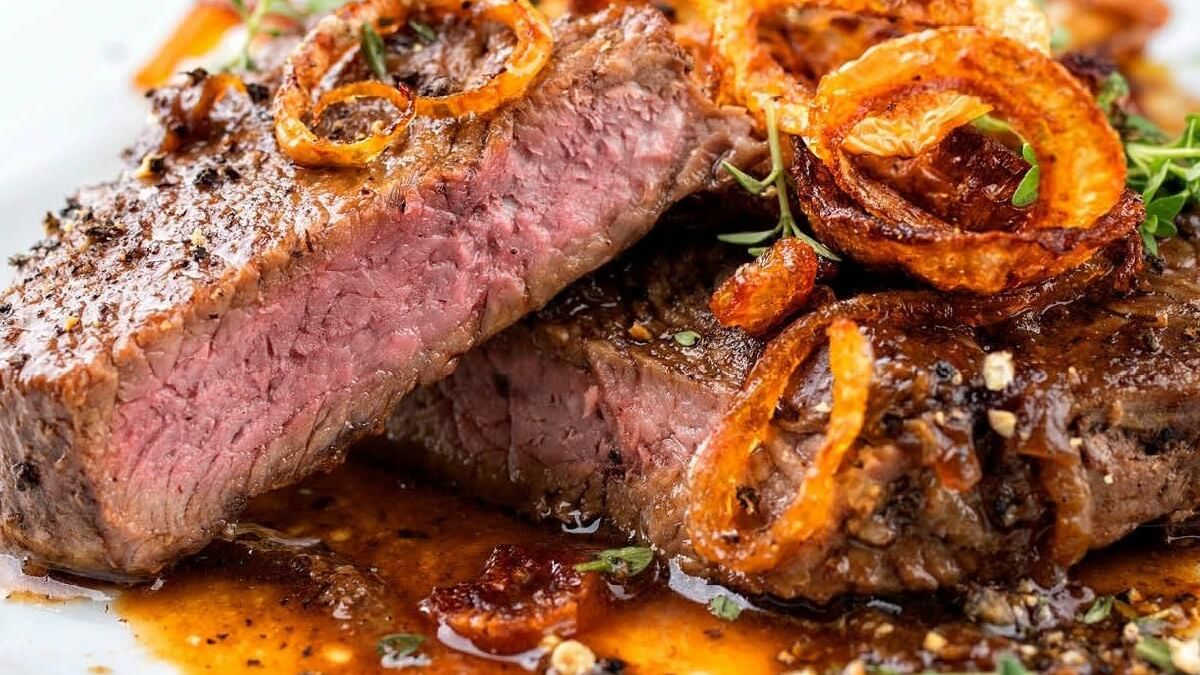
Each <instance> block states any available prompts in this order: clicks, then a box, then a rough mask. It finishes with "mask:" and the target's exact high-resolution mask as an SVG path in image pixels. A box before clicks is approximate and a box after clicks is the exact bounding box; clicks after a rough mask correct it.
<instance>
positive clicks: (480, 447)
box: [389, 240, 1200, 600]
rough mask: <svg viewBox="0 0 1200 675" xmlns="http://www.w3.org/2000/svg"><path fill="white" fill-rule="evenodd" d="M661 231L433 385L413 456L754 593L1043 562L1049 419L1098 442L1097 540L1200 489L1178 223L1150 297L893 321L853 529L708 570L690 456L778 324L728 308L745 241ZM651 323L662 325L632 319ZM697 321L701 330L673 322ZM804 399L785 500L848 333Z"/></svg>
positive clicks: (910, 582) (769, 495) (783, 460)
mask: <svg viewBox="0 0 1200 675" xmlns="http://www.w3.org/2000/svg"><path fill="white" fill-rule="evenodd" d="M643 246H646V247H647V248H645V249H641V250H639V251H637V252H635V255H634V256H633V257H631V258H628V259H625V260H623V261H619V262H617V263H614V264H612V265H610V266H609V267H608V268H606V269H605V270H603V271H601V272H600V273H598V274H596V275H593V276H591V277H589V278H587V279H585V280H584V281H582V282H580V283H578V284H576V285H575V286H573V287H572V288H571V289H570V290H569V291H568V292H566V293H565V294H564V295H563V296H562V297H561V298H560V299H558V300H556V301H555V302H554V303H552V305H551V306H550V307H548V308H547V309H546V310H544V311H542V312H541V313H539V314H538V315H536V316H534V317H531V318H529V319H527V320H526V321H523V322H521V323H520V324H518V325H517V326H515V327H514V328H512V329H510V330H508V331H506V332H505V333H503V334H502V335H500V336H499V337H497V338H495V339H493V340H492V341H490V342H489V343H487V344H486V345H485V346H484V347H483V348H480V349H478V350H476V351H474V352H472V353H470V354H469V355H468V356H467V357H465V358H464V360H463V363H462V364H461V366H460V368H459V369H458V371H457V372H456V373H455V374H454V375H453V376H451V377H450V378H448V379H447V380H445V381H443V382H441V383H439V384H437V385H434V386H431V387H427V388H424V389H421V390H418V392H416V393H414V394H413V395H412V396H411V397H410V398H409V399H408V400H407V401H405V402H404V404H402V405H401V407H400V408H399V410H398V411H397V413H396V414H395V415H394V416H393V418H392V419H391V420H390V422H389V431H390V433H391V435H392V437H393V438H394V439H396V440H398V441H400V442H402V443H404V445H405V451H404V452H403V453H397V454H398V456H399V458H400V461H404V462H417V463H419V464H421V465H423V466H424V467H425V468H427V469H429V470H431V471H433V472H434V473H436V474H438V475H441V476H444V477H448V478H451V479H453V480H455V481H458V482H460V483H461V484H463V485H465V486H468V487H469V488H470V489H472V490H473V491H474V493H475V494H479V495H482V496H485V497H487V498H492V499H496V500H499V501H503V502H505V503H508V504H511V505H515V506H517V507H519V508H521V509H523V510H524V511H526V512H528V513H531V514H534V515H538V516H552V517H557V518H561V519H563V520H564V521H573V520H575V519H576V518H579V517H582V518H585V519H590V518H597V517H602V518H605V519H606V520H608V521H609V522H611V523H612V524H614V525H616V526H617V527H619V528H621V529H624V530H626V531H628V532H630V533H632V534H634V535H636V536H638V537H640V538H641V539H643V540H645V541H648V542H650V543H652V544H654V545H655V546H657V547H658V548H660V549H661V550H662V551H663V552H664V553H665V554H666V555H668V556H674V557H676V559H677V560H679V561H681V562H682V563H683V564H684V566H685V568H686V569H688V570H690V571H692V572H696V573H700V574H705V575H708V576H711V577H715V578H718V579H721V580H724V581H725V582H727V583H729V584H732V585H733V586H735V587H737V588H740V589H743V590H746V591H749V592H769V593H773V594H776V595H780V596H784V597H803V598H809V599H814V600H827V599H829V598H831V597H833V596H835V595H839V594H844V593H888V592H899V591H914V590H929V589H934V588H938V587H946V586H953V585H955V584H959V583H961V582H964V581H967V580H988V579H1005V578H1015V577H1017V576H1018V575H1026V574H1031V573H1034V572H1036V571H1038V570H1039V569H1043V567H1042V562H1043V561H1042V559H1041V556H1040V554H1039V550H1041V549H1042V546H1041V544H1043V543H1044V542H1045V538H1046V537H1047V536H1048V533H1049V531H1050V530H1051V526H1052V525H1053V519H1054V515H1055V509H1056V503H1057V502H1058V500H1059V499H1060V498H1062V497H1063V495H1062V494H1058V493H1057V492H1058V491H1059V488H1047V487H1046V486H1045V485H1044V483H1043V481H1041V480H1040V476H1039V471H1040V470H1041V468H1040V465H1039V463H1038V462H1036V461H1034V460H1033V459H1031V458H1030V457H1028V456H1027V453H1030V452H1032V451H1036V449H1037V448H1035V447H1033V446H1034V444H1035V443H1036V442H1037V439H1039V438H1044V437H1045V435H1046V434H1051V435H1053V434H1058V435H1060V436H1061V439H1060V440H1061V441H1062V442H1063V443H1064V444H1065V445H1067V446H1069V447H1073V448H1076V449H1077V451H1078V452H1079V454H1080V455H1081V457H1082V461H1083V465H1084V468H1085V470H1086V477H1087V481H1086V482H1087V485H1086V488H1085V489H1086V493H1087V494H1086V495H1085V498H1086V505H1087V508H1086V509H1085V512H1086V516H1085V517H1086V518H1087V520H1088V523H1087V525H1089V526H1090V531H1091V539H1090V545H1091V547H1092V548H1099V547H1103V546H1106V545H1108V544H1110V543H1112V542H1114V541H1116V540H1117V539H1119V538H1121V537H1122V536H1124V535H1125V534H1127V533H1128V532H1130V531H1131V530H1132V529H1134V528H1135V527H1137V526H1138V525H1140V524H1143V523H1146V522H1149V521H1153V520H1156V519H1160V518H1175V517H1179V516H1181V515H1183V514H1186V513H1189V512H1190V511H1191V510H1192V509H1193V508H1195V507H1196V506H1197V504H1200V487H1198V485H1200V483H1198V480H1200V456H1198V455H1197V454H1196V452H1195V449H1196V447H1197V444H1198V443H1200V405H1198V404H1197V401H1198V400H1200V398H1198V397H1200V340H1197V337H1200V242H1195V241H1191V242H1185V241H1176V242H1172V243H1171V244H1170V245H1169V246H1167V247H1166V248H1165V250H1166V253H1167V255H1168V263H1167V264H1166V266H1165V267H1164V268H1160V269H1151V270H1148V271H1147V272H1145V273H1144V275H1143V277H1142V278H1141V279H1140V284H1141V286H1142V288H1141V290H1139V291H1138V292H1137V293H1135V294H1134V295H1132V296H1131V297H1127V298H1121V299H1111V300H1104V301H1094V302H1082V303H1076V304H1071V305H1065V306H1057V307H1052V308H1050V309H1047V310H1045V311H1042V312H1040V313H1037V314H1032V315H1029V316H1025V317H1021V318H1019V319H1017V320H1015V321H1012V322H1009V323H1008V324H1005V325H1002V326H1000V327H998V328H993V329H988V330H986V331H984V330H978V331H976V330H969V329H966V328H961V327H959V328H955V327H939V326H928V327H925V328H922V329H919V330H912V329H900V328H897V327H893V326H889V325H888V322H887V321H886V320H885V321H883V322H881V323H879V324H878V325H873V326H870V327H869V335H870V338H871V340H872V342H873V345H874V348H875V354H876V365H875V373H876V381H875V384H874V385H873V388H872V399H871V405H870V411H869V414H868V421H867V426H866V428H865V430H864V432H863V435H862V438H861V441H860V442H861V446H860V450H859V455H858V458H857V461H856V462H855V463H854V465H853V467H851V468H850V469H849V470H848V473H849V474H850V475H849V476H848V479H847V480H846V483H845V484H846V485H852V486H855V490H856V492H855V493H854V494H846V495H844V498H845V500H846V502H847V504H848V511H849V516H848V517H847V520H846V522H845V524H844V526H843V527H842V528H841V529H840V531H839V532H838V533H837V534H836V535H834V536H832V537H831V538H830V539H829V541H827V542H824V543H823V544H822V545H821V546H819V547H807V548H806V549H805V552H804V553H802V554H801V557H799V558H798V559H794V560H791V561H789V562H788V563H787V564H785V565H784V566H781V567H780V568H778V569H775V570H772V571H771V572H769V573H766V574H762V575H759V576H754V577H744V576H739V575H736V574H731V573H729V572H728V571H727V570H725V569H722V568H721V567H719V566H714V565H709V564H707V563H705V562H704V561H702V560H699V559H698V558H697V556H696V554H695V553H694V552H693V551H692V549H691V547H690V544H689V541H688V536H687V532H686V530H685V528H684V527H683V525H682V523H683V514H684V512H685V509H686V507H687V504H688V499H689V496H688V494H687V492H686V488H685V483H686V481H685V474H686V467H687V464H688V461H689V459H690V457H691V455H692V453H693V452H694V451H695V449H696V447H697V446H698V444H699V443H700V442H701V441H702V440H703V439H704V438H705V436H706V435H707V433H708V431H709V429H710V428H711V427H712V425H713V424H714V422H715V420H716V419H717V418H718V416H719V415H720V414H721V413H722V412H723V411H724V409H725V407H726V405H727V403H728V401H729V400H730V396H731V395H732V393H733V392H734V391H735V390H736V388H737V387H738V386H739V385H740V382H741V380H742V379H743V378H744V377H745V375H746V374H747V372H748V371H749V368H750V366H751V365H752V364H753V362H754V360H755V359H756V357H757V355H758V353H759V351H760V350H761V348H762V343H761V342H760V341H758V340H755V339H752V338H749V337H747V336H745V335H744V334H742V333H740V332H737V331H730V330H726V329H723V328H720V327H719V326H717V325H716V324H715V323H714V321H713V319H712V317H711V316H710V315H709V313H708V310H707V309H706V306H707V298H708V294H709V293H710V292H711V289H712V288H713V287H714V286H715V284H716V282H717V281H718V280H720V279H721V278H722V277H723V276H724V275H727V274H729V273H730V272H731V271H732V268H733V267H734V266H736V264H738V263H741V262H742V261H744V258H742V257H741V254H740V253H739V252H734V253H732V258H730V257H729V256H730V254H729V253H728V252H725V253H722V252H720V251H714V250H712V249H708V248H705V247H699V248H697V247H687V248H683V249H682V250H681V248H680V247H679V246H677V245H675V246H673V245H671V244H669V243H664V242H663V241H661V240H660V241H657V242H648V243H647V244H643ZM635 323H636V324H640V325H641V326H643V327H644V328H646V329H647V330H648V331H649V333H650V334H651V335H652V336H653V339H651V340H649V341H639V340H637V339H634V338H633V337H631V336H630V334H629V332H628V330H629V328H630V327H631V326H632V325H634V324H635ZM683 330H694V331H697V332H699V333H700V334H701V335H702V338H701V340H700V342H699V343H698V344H697V345H695V346H693V347H685V346H683V345H681V344H679V343H678V342H677V341H675V340H674V339H672V336H673V335H674V334H675V333H677V332H678V331H683ZM639 332H640V331H639ZM1001 350H1006V351H1009V352H1011V353H1012V355H1013V362H1014V364H1015V379H1014V381H1013V382H1012V383H1011V384H1009V385H1008V386H1007V387H1005V388H1004V389H1003V391H992V390H990V389H988V388H987V386H986V385H985V380H984V378H983V375H982V371H983V363H984V360H985V358H986V356H987V354H989V353H992V352H997V351H1001ZM785 401H786V404H785V405H784V407H783V408H782V409H781V411H780V413H779V414H778V415H777V418H776V420H777V421H776V432H777V433H776V440H775V441H774V442H768V443H767V444H766V445H765V446H764V451H763V452H762V453H760V456H759V457H758V458H756V462H755V464H754V465H753V469H752V471H753V473H754V475H755V477H756V478H755V480H756V481H757V482H758V483H759V485H760V489H759V491H758V494H757V495H756V498H757V499H758V500H759V506H760V508H761V509H763V510H765V511H767V512H768V513H778V512H779V511H780V510H781V507H782V504H783V503H785V500H788V499H790V496H791V495H792V494H793V493H794V491H795V489H796V486H797V485H798V483H799V481H800V480H801V479H802V476H803V475H804V471H805V470H806V469H807V466H808V463H809V461H810V453H811V452H813V450H814V449H815V446H816V444H817V442H818V441H819V439H820V437H821V434H822V433H823V430H824V426H825V423H826V417H827V412H828V403H829V401H830V375H829V371H828V353H827V351H826V352H821V353H818V354H817V355H815V356H814V358H813V359H812V360H811V361H809V363H808V364H807V365H806V366H804V367H803V368H802V369H801V370H800V372H798V373H797V374H796V376H795V377H794V379H793V382H792V386H791V389H790V391H789V393H788V395H787V396H786V397H785ZM997 410H998V411H1009V412H1013V413H1014V414H1015V415H1016V426H1015V429H1014V430H1013V435H1012V437H1011V438H1005V437H1004V436H1001V435H1000V433H998V432H997V430H996V429H997V428H1000V429H1003V424H1001V425H999V426H998V427H995V428H994V426H993V425H992V424H991V423H990V422H989V418H988V411H997ZM1031 439H1032V440H1031ZM947 448H949V449H951V450H956V451H958V452H963V451H967V450H970V451H972V452H974V453H975V454H976V455H977V456H978V457H979V459H980V462H981V464H982V468H983V472H984V478H983V480H982V481H981V482H980V483H979V484H978V485H977V486H976V487H974V488H973V489H971V490H969V491H967V492H963V493H959V492H955V491H953V490H950V489H948V488H947V487H945V486H944V485H943V483H942V481H941V480H939V478H938V477H937V475H936V474H935V471H934V470H933V469H932V468H929V467H932V466H936V465H938V464H939V463H941V464H942V465H945V466H953V463H954V460H955V457H953V456H948V455H953V454H954V453H953V452H949V453H948V452H947ZM930 453H938V454H937V455H935V456H932V457H931V456H930ZM1066 490H1067V488H1066V487H1065V486H1063V487H1062V488H1061V491H1062V492H1065V491H1066Z"/></svg>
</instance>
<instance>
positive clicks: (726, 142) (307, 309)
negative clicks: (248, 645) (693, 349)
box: [0, 10, 759, 575]
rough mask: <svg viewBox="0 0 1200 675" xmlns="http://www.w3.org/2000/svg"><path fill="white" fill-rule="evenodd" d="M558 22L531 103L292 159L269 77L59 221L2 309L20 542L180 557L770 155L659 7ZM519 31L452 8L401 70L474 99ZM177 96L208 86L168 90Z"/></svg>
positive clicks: (43, 553) (92, 567)
mask: <svg viewBox="0 0 1200 675" xmlns="http://www.w3.org/2000/svg"><path fill="white" fill-rule="evenodd" d="M555 30H556V38H557V39H556V47H555V54H554V57H553V59H552V62H551V64H550V65H549V66H547V68H546V69H545V70H544V71H543V73H542V74H541V75H540V76H539V79H538V81H537V82H536V83H535V85H534V86H533V88H532V89H531V90H530V92H529V93H528V95H527V96H526V97H525V98H524V99H522V100H520V101H518V102H515V103H513V104H511V105H509V106H507V107H505V108H502V109H500V110H498V111H496V112H495V113H494V114H490V115H487V116H483V117H475V118H468V119H464V120H461V121H458V122H455V121H445V120H443V121H429V120H417V121H416V122H414V124H413V125H412V127H411V128H410V131H409V133H408V136H407V141H405V142H404V143H403V144H402V145H400V146H398V147H397V148H395V149H394V150H393V151H391V152H389V153H388V154H386V155H385V156H384V157H382V158H381V159H380V160H379V161H378V162H377V163H376V164H375V165H374V166H371V167H369V168H367V169H363V170H351V171H309V170H303V169H300V168H297V167H296V166H295V165H293V164H292V163H291V162H290V161H288V160H287V159H286V158H284V157H283V156H281V154H280V153H279V152H278V150H277V147H276V145H275V141H274V140H273V135H272V120H271V114H270V112H269V101H267V100H265V99H266V98H267V96H268V95H269V93H270V92H269V86H270V85H272V84H273V81H272V76H267V77H266V79H265V80H264V84H265V85H267V87H268V88H267V89H264V88H263V87H262V86H261V85H260V86H252V87H251V88H250V91H249V95H250V96H249V98H247V97H243V96H239V95H233V96H229V97H226V98H225V99H224V100H223V101H221V103H220V104H219V105H218V107H217V110H216V111H215V113H214V118H215V119H214V122H213V124H212V129H210V130H198V129H195V128H191V129H189V128H186V127H178V128H172V129H170V131H171V133H172V134H175V135H177V136H185V137H187V136H189V135H191V136H201V137H200V138H194V139H190V140H192V142H191V144H190V145H187V146H185V147H184V148H183V149H182V150H181V151H179V152H177V153H175V154H173V155H170V156H168V157H166V158H165V159H163V160H155V159H154V158H151V160H152V161H147V162H146V163H144V164H143V165H142V167H141V169H142V170H140V171H139V170H138V168H137V164H138V162H137V161H136V160H137V159H138V158H141V157H142V156H143V155H144V154H145V153H146V152H148V151H149V150H151V149H152V148H154V147H155V144H156V143H157V140H158V138H159V137H161V135H162V131H161V130H157V131H156V133H152V134H150V137H149V138H148V139H147V140H146V141H143V143H142V145H141V146H140V147H139V148H138V149H136V150H135V152H134V153H132V154H133V157H134V159H135V161H134V162H133V163H131V165H130V167H129V168H128V170H126V171H125V172H124V173H123V174H122V175H121V177H120V178H118V179H117V180H115V181H114V182H112V183H109V184H106V185H102V186H100V187H97V188H92V189H86V190H83V191H82V192H80V193H79V194H78V195H77V196H76V197H74V198H73V199H72V200H71V201H70V204H69V207H68V208H67V209H66V210H65V211H64V212H63V213H62V214H61V219H59V218H54V217H51V218H50V219H49V222H48V225H49V226H50V229H51V230H52V233H51V237H50V239H48V240H47V241H46V242H44V243H43V244H41V245H39V248H38V249H37V250H36V251H35V253H34V255H32V256H29V257H22V258H21V259H19V260H17V261H16V262H17V263H18V264H19V265H20V266H21V268H22V269H21V276H20V280H19V281H18V283H17V284H16V285H15V286H14V287H13V288H12V289H10V290H9V291H8V292H7V294H5V295H4V296H3V298H2V299H0V300H2V302H3V304H2V305H0V315H2V317H0V331H2V335H3V337H4V341H3V344H2V345H0V539H2V540H3V542H4V543H5V544H7V545H9V546H15V547H18V548H20V549H22V550H24V551H27V552H29V553H31V554H33V555H34V556H36V557H38V558H40V559H42V560H43V561H45V562H47V563H50V564H52V565H55V566H58V567H62V568H68V569H71V570H75V571H79V572H83V573H87V574H114V575H115V574H143V573H149V572H153V571H154V570H157V569H158V568H160V567H161V566H162V565H164V564H165V563H167V562H169V561H171V560H172V559H173V558H175V557H176V556H178V555H180V554H182V553H186V552H188V551H192V550H195V549H197V548H198V547H200V546H202V545H203V544H204V543H205V542H206V540H207V539H208V538H209V537H210V535H211V534H212V533H213V532H214V530H215V529H218V528H220V527H222V526H223V524H224V522H225V520H226V519H228V518H230V517H232V516H234V515H236V514H237V512H238V511H239V509H240V507H241V505H242V504H243V502H244V501H245V499H246V498H247V497H249V496H251V495H255V494H258V493H261V492H263V491H265V490H269V489H271V488H274V487H278V486H281V485H284V484H287V483H290V482H292V481H295V480H297V479H299V478H301V477H303V476H305V475H306V474H309V473H311V472H312V471H314V470H316V469H319V468H322V467H329V466H331V465H332V464H334V463H336V462H338V461H339V459H340V457H341V450H342V448H344V446H345V445H346V443H348V442H349V441H350V440H352V439H354V438H356V437H358V436H360V435H362V434H363V433H366V432H368V431H370V430H371V429H373V428H376V427H378V426H379V425H380V424H381V423H382V420H383V417H384V415H385V413H386V412H387V411H388V410H389V409H391V408H392V407H393V405H394V404H395V403H396V402H397V401H398V400H399V399H400V397H402V396H403V395H404V394H405V393H407V392H408V391H409V390H410V389H411V388H412V387H413V386H414V385H415V384H417V383H418V382H431V381H433V380H437V379H439V378H441V377H443V376H444V375H445V374H446V373H448V372H449V371H450V370H452V369H453V366H454V360H455V358H456V357H457V356H458V355H460V354H461V353H463V352H465V351H466V350H468V349H469V348H470V347H471V346H473V345H475V344H477V343H479V342H481V341H482V340H483V339H484V338H486V337H488V336H490V335H492V334H494V333H496V332H497V331H499V330H500V329H502V328H503V327H505V326H507V325H508V324H510V323H512V322H513V321H515V320H516V319H517V318H519V317H520V316H522V315H523V314H525V313H526V312H528V311H530V310H531V309H534V308H537V307H539V306H541V305H543V304H544V303H545V302H547V301H548V300H549V299H550V298H551V297H552V296H553V295H554V294H555V293H557V292H558V291H559V290H561V289H562V288H563V287H565V286H566V285H567V284H569V283H570V282H572V281H574V280H575V279H577V278H578V277H580V276H582V275H584V274H585V273H587V272H589V271H591V270H593V269H595V268H596V267H598V266H600V265H601V264H602V263H604V262H605V261H607V260H608V259H610V258H612V257H613V256H614V255H615V254H616V253H618V252H619V251H621V250H622V249H624V248H626V247H627V246H629V245H630V244H632V243H633V242H634V241H636V240H637V239H638V238H640V237H641V236H642V235H643V234H645V233H646V232H647V231H648V230H649V229H650V228H651V226H652V225H653V224H654V222H655V221H656V220H657V218H658V216H659V215H660V214H661V213H662V212H663V210H664V209H666V208H667V207H668V206H669V205H670V204H672V203H673V202H676V201H678V200H679V199H680V198H682V197H683V196H685V195H687V194H689V193H692V192H694V191H696V190H699V189H702V188H705V187H707V186H708V185H709V184H710V183H711V182H712V181H715V180H716V175H717V173H716V171H715V170H714V165H715V163H716V161H717V160H719V159H721V158H723V157H727V156H733V155H739V154H740V153H756V152H758V150H759V147H758V145H757V144H756V143H755V142H754V141H753V140H752V138H751V136H750V125H749V123H748V122H747V121H746V119H745V118H744V117H743V116H742V114H741V113H738V112H735V111H724V110H720V109H717V108H715V107H714V106H713V105H712V104H710V103H709V102H707V101H706V100H705V99H703V98H702V97H701V96H700V95H699V94H698V93H697V92H696V89H695V88H694V87H693V85H692V84H691V82H690V80H689V78H688V75H687V73H688V70H689V68H690V64H689V62H688V60H687V58H686V57H685V56H684V54H683V53H682V52H681V50H680V49H679V48H678V47H677V46H676V45H675V43H674V41H673V39H672V31H671V27H670V26H669V25H668V23H667V22H666V21H665V20H664V19H663V18H662V17H661V16H660V14H659V13H657V12H655V11H652V10H628V11H611V12H606V13H602V14H599V15H596V16H592V17H588V18H585V19H578V20H564V21H562V22H560V23H559V24H558V25H557V26H556V29H555ZM397 39H398V40H399V39H402V38H400V37H398V38H397ZM507 39H508V38H507V37H506V35H505V34H504V33H503V31H501V30H499V29H492V28H488V27H484V28H480V29H479V30H478V31H476V30H475V29H472V28H468V27H466V26H463V25H459V24H455V23H454V22H452V21H450V22H448V23H446V24H445V25H442V26H439V39H438V41H437V42H436V43H435V44H432V45H427V46H424V47H423V48H421V49H405V50H398V51H402V52H403V54H401V53H394V54H391V55H390V56H389V59H390V60H391V63H390V64H389V65H390V68H391V69H392V71H393V72H397V73H400V74H401V76H402V77H404V79H406V81H410V82H412V83H413V85H414V86H416V87H418V88H420V89H422V90H424V91H432V90H440V91H445V90H447V89H449V90H453V89H454V88H455V87H457V86H465V85H470V84H472V83H474V82H476V81H477V80H479V79H481V78H486V77H488V76H489V75H490V73H491V72H493V70H494V68H496V67H497V66H498V64H500V63H502V61H503V58H504V53H505V50H506V48H507V47H506V43H505V40H507ZM347 68H348V69H353V68H358V69H360V70H361V69H363V68H365V67H364V66H363V65H362V64H361V63H359V62H358V61H357V60H356V61H353V62H351V63H350V65H348V66H347ZM276 76H277V71H276ZM192 77H193V79H194V80H202V79H203V78H204V77H205V74H204V73H196V74H193V76H192ZM193 84H195V83H193ZM176 95H182V96H184V97H185V98H186V97H188V96H194V92H185V93H183V94H180V93H179V92H178V91H175V90H168V91H166V92H160V93H159V95H158V96H159V97H160V99H162V97H166V98H167V99H169V98H170V97H172V96H176ZM366 107H367V108H370V106H366ZM337 112H338V111H336V110H333V111H331V112H330V114H329V115H327V117H331V118H335V119H334V120H333V121H332V122H331V123H330V124H328V126H329V128H328V129H327V130H326V131H327V132H328V133H330V134H342V135H345V134H351V135H353V134H354V133H355V129H356V128H357V127H356V126H355V125H356V124H361V120H359V119H358V118H356V117H354V116H352V115H351V116H346V115H345V113H343V117H342V118H337V114H336V113H337ZM201 131H207V138H204V137H203V136H204V135H205V134H202V133H200V132H201ZM742 159H746V157H741V156H739V157H738V161H740V160H742ZM147 174H155V175H152V176H148V175H147Z"/></svg>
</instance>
